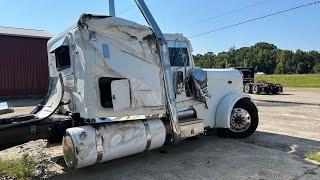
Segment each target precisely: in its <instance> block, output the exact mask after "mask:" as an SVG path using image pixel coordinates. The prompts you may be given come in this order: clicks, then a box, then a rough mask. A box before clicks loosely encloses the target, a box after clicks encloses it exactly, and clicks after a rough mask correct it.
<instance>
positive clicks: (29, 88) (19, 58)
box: [0, 26, 51, 97]
mask: <svg viewBox="0 0 320 180" xmlns="http://www.w3.org/2000/svg"><path fill="white" fill-rule="evenodd" d="M50 37H51V35H50V34H49V33H48V32H46V31H42V30H33V29H22V28H11V27H2V26H0V97H7V96H14V97H16V96H26V95H33V96H34V95H43V94H45V93H46V92H47V89H48V59H47V42H48V40H49V39H50Z"/></svg>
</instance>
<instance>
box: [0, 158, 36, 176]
mask: <svg viewBox="0 0 320 180" xmlns="http://www.w3.org/2000/svg"><path fill="white" fill-rule="evenodd" d="M36 164H37V163H36V161H35V160H34V159H33V158H31V157H30V156H28V155H23V156H22V157H21V158H18V159H12V160H2V159H0V178H9V179H10V178H13V179H29V178H32V177H34V170H35V169H34V168H35V166H36Z"/></svg>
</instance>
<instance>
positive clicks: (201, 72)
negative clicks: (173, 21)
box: [35, 0, 258, 168]
mask: <svg viewBox="0 0 320 180" xmlns="http://www.w3.org/2000/svg"><path fill="white" fill-rule="evenodd" d="M136 3H137V5H138V7H139V8H140V10H141V12H142V14H143V15H144V17H145V19H146V21H147V22H148V24H149V26H144V25H140V24H137V23H135V22H132V21H129V20H125V19H121V18H118V17H112V16H99V15H91V14H83V15H81V17H80V18H79V20H78V21H77V23H76V24H75V25H74V26H72V27H70V28H69V29H67V30H66V31H65V32H63V33H61V34H60V35H59V36H57V37H55V38H52V39H51V40H50V41H49V42H48V57H49V70H50V78H51V79H55V81H54V82H55V83H54V84H53V85H52V86H53V87H52V88H50V89H51V90H50V91H49V93H48V95H47V99H46V102H47V103H44V104H43V106H42V107H40V108H38V109H37V110H36V111H35V114H37V115H38V116H41V118H42V119H43V118H45V116H47V117H49V116H51V115H52V112H59V113H62V114H65V115H68V116H70V117H72V126H71V127H70V128H68V129H67V130H66V131H65V135H64V138H63V152H64V157H65V161H66V164H67V165H68V166H69V167H73V168H81V167H85V166H89V165H93V164H95V163H97V162H105V161H108V160H112V159H116V158H120V157H123V156H128V155H132V154H135V153H139V152H143V151H145V150H151V149H155V148H159V147H161V146H163V145H164V144H165V143H178V142H179V141H181V140H183V139H185V138H188V137H192V136H197V135H199V134H204V133H205V131H206V130H209V129H213V128H216V129H217V130H218V135H220V136H222V137H248V136H250V135H251V134H252V133H253V132H254V131H255V130H256V128H257V126H258V111H257V108H256V106H255V105H254V103H253V102H252V101H251V100H250V97H249V96H248V95H245V94H243V93H242V89H243V85H242V74H241V73H240V71H238V70H232V69H226V70H224V69H201V68H197V67H195V65H194V61H193V56H192V46H191V43H190V41H189V40H188V39H187V38H186V37H184V36H182V35H180V34H163V33H162V32H161V30H160V28H159V27H158V25H157V24H156V22H155V20H154V19H153V17H152V15H151V13H150V12H149V10H148V8H147V7H146V5H145V4H144V2H143V1H142V0H136Z"/></svg>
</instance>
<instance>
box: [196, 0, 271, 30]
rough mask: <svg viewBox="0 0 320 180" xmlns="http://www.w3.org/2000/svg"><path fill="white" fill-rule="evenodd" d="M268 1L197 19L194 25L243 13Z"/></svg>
mask: <svg viewBox="0 0 320 180" xmlns="http://www.w3.org/2000/svg"><path fill="white" fill-rule="evenodd" d="M268 1H271V0H264V1H259V2H257V3H254V4H251V5H248V6H244V7H242V8H238V9H233V10H231V11H227V12H223V13H220V14H218V15H216V16H212V17H208V18H205V19H199V20H198V21H196V22H195V23H194V24H199V23H203V22H205V21H210V20H213V19H217V18H220V17H223V16H226V15H229V14H233V13H236V12H239V11H243V10H245V9H248V8H251V7H255V6H258V5H260V4H263V3H266V2H268Z"/></svg>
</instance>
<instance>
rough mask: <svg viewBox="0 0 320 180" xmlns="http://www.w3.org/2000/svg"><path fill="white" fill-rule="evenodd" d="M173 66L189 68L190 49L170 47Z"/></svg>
mask: <svg viewBox="0 0 320 180" xmlns="http://www.w3.org/2000/svg"><path fill="white" fill-rule="evenodd" d="M169 55H170V64H171V66H189V55H188V48H181V47H176V48H172V47H169Z"/></svg>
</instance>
